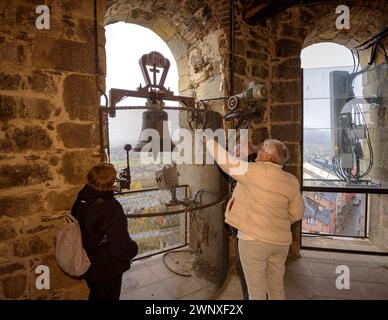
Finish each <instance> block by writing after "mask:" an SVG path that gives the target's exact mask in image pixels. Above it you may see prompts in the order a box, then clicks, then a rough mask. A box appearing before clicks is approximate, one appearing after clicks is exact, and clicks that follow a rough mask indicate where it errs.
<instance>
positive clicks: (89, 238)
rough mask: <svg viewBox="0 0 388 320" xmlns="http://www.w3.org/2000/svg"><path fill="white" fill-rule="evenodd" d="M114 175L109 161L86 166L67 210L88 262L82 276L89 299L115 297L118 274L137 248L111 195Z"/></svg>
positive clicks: (116, 298)
mask: <svg viewBox="0 0 388 320" xmlns="http://www.w3.org/2000/svg"><path fill="white" fill-rule="evenodd" d="M116 175H117V172H116V170H115V168H114V166H113V165H111V164H109V163H100V164H98V165H97V166H95V167H93V168H92V169H90V171H89V172H88V175H87V178H88V183H87V184H86V185H85V186H84V188H83V189H82V190H81V191H80V192H79V193H78V196H77V200H76V201H75V203H74V205H73V207H72V210H71V213H72V215H73V216H74V217H75V218H76V219H77V220H78V222H79V224H80V228H81V234H82V243H83V247H84V249H85V251H86V252H87V254H88V256H89V259H90V262H91V265H90V267H89V269H88V271H87V272H86V273H85V275H84V277H85V279H86V282H87V284H88V287H89V289H90V293H89V300H118V299H119V298H120V290H121V279H122V275H123V273H124V272H125V271H127V270H128V269H129V268H130V266H131V259H132V258H133V257H134V256H136V254H137V251H138V247H137V245H136V243H135V242H134V241H133V240H131V238H130V236H129V234H128V226H127V218H126V217H125V215H124V210H123V208H122V206H121V204H120V203H119V202H118V201H117V200H116V199H115V198H114V196H113V189H114V183H115V179H116Z"/></svg>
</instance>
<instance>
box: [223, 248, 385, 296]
mask: <svg viewBox="0 0 388 320" xmlns="http://www.w3.org/2000/svg"><path fill="white" fill-rule="evenodd" d="M301 254H302V257H301V258H299V259H293V260H289V261H287V268H286V275H285V292H286V299H289V300H305V299H309V300H315V299H331V300H333V299H344V300H345V299H346V300H348V299H360V300H370V299H383V300H388V257H386V256H385V257H382V256H370V255H355V254H343V253H332V252H323V251H310V250H302V252H301ZM339 265H346V266H348V267H349V271H350V289H349V290H345V289H343V290H339V289H337V288H336V286H335V282H336V279H337V277H338V276H339V274H336V273H335V271H336V267H337V266H339ZM217 299H220V300H240V299H242V291H241V289H240V283H239V278H238V277H237V275H232V276H231V277H230V280H229V283H228V284H227V285H225V289H224V290H222V291H221V292H220V294H219V295H218V297H217Z"/></svg>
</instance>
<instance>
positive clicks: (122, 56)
mask: <svg viewBox="0 0 388 320" xmlns="http://www.w3.org/2000/svg"><path fill="white" fill-rule="evenodd" d="M151 51H157V52H160V53H161V54H162V55H163V56H164V57H165V58H167V59H168V60H169V61H170V68H169V71H168V75H167V78H166V81H165V85H164V86H165V87H166V88H169V89H170V90H171V91H173V92H174V93H175V94H178V68H177V64H176V62H175V59H174V57H173V55H172V53H171V50H170V49H169V47H168V46H167V44H166V43H165V42H164V41H163V40H162V39H161V38H160V37H159V36H158V35H156V34H155V33H154V32H153V31H151V30H150V29H147V28H144V27H141V26H139V25H136V24H129V23H124V22H118V23H115V24H111V25H108V26H106V57H107V76H106V91H107V92H109V90H110V89H111V88H119V89H127V90H136V89H137V88H138V87H139V86H143V87H144V85H145V83H144V79H143V75H142V72H141V69H140V66H139V59H140V58H141V57H142V55H144V54H148V53H150V52H151ZM158 71H159V72H158V73H156V77H157V78H156V80H157V81H159V79H160V77H161V74H162V72H160V70H158ZM145 102H146V99H143V98H135V97H128V98H126V99H123V100H122V101H120V102H119V103H118V104H117V106H145ZM165 103H166V104H168V105H169V106H179V104H178V103H177V102H173V101H166V102H165ZM144 111H145V109H142V110H117V112H116V117H114V118H109V153H110V161H111V162H112V163H113V164H114V165H115V166H116V168H117V169H118V170H122V169H124V168H125V167H126V151H125V150H124V149H123V147H124V145H125V144H130V145H131V146H132V148H134V147H135V145H136V144H137V143H138V139H139V135H140V132H141V130H142V114H143V112H144ZM166 112H167V114H168V127H169V131H170V136H171V137H172V136H173V135H172V134H173V133H174V132H175V131H176V130H177V129H178V128H179V112H178V111H175V110H166ZM129 155H130V167H131V176H132V182H131V189H132V190H134V189H144V188H150V187H155V186H156V182H155V173H154V172H155V170H158V169H161V168H162V167H163V165H152V166H147V165H142V164H141V163H140V156H139V154H138V153H135V152H133V151H131V152H129Z"/></svg>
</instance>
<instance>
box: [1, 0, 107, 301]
mask: <svg viewBox="0 0 388 320" xmlns="http://www.w3.org/2000/svg"><path fill="white" fill-rule="evenodd" d="M42 2H43V3H45V2H46V3H47V4H48V5H49V8H50V29H49V30H39V29H37V28H36V27H35V20H36V19H37V17H38V16H39V14H36V13H35V10H36V7H37V5H39V4H41V3H42ZM98 2H99V8H98V9H99V10H98V12H99V23H100V27H99V28H100V31H101V28H102V26H101V25H102V24H103V13H104V11H105V8H104V6H105V3H104V1H101V0H100V1H98ZM92 4H93V2H92V1H75V0H54V1H21V0H20V1H17V0H15V1H11V2H9V1H2V2H1V3H0V21H1V25H0V120H1V133H0V208H1V211H0V300H1V299H41V298H45V299H46V298H49V299H58V298H61V299H69V298H85V297H86V296H87V290H86V285H85V284H84V283H83V282H82V281H78V280H73V279H71V278H69V277H67V276H65V275H64V274H63V273H62V272H61V271H60V269H59V268H58V266H57V264H56V262H55V256H54V247H55V232H56V229H57V226H58V225H60V224H61V223H62V221H63V219H62V218H63V216H64V213H65V212H68V210H69V209H70V208H71V205H72V203H73V201H74V200H75V196H76V193H77V191H78V190H79V189H80V188H81V186H82V184H83V183H84V182H85V174H86V172H87V170H88V169H89V168H90V167H91V166H92V165H93V164H95V163H97V162H98V161H99V157H100V155H99V147H98V112H97V111H98V106H99V96H100V94H99V93H98V90H97V88H96V83H95V82H96V81H95V57H94V47H95V46H94V11H93V5H92ZM99 41H100V46H101V48H102V49H103V48H104V34H103V33H101V32H100V35H99ZM102 53H103V52H102ZM104 64H105V60H104V58H103V57H102V59H101V62H100V66H101V67H104ZM101 76H102V77H103V76H104V68H101ZM101 83H102V84H103V83H104V82H103V81H102V82H101ZM40 264H44V265H47V266H49V268H50V272H51V277H50V278H51V283H50V286H51V289H50V290H37V289H36V286H35V279H36V277H37V275H36V274H35V269H36V266H38V265H40Z"/></svg>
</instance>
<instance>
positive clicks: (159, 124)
mask: <svg viewBox="0 0 388 320" xmlns="http://www.w3.org/2000/svg"><path fill="white" fill-rule="evenodd" d="M163 121H168V114H167V112H166V111H164V110H146V111H144V112H143V116H142V128H141V131H142V132H143V130H146V129H155V130H157V131H158V132H159V137H160V142H159V143H160V152H172V151H173V150H174V148H175V145H174V143H173V142H172V140H171V136H170V132H169V130H168V126H167V123H166V130H165V132H163ZM150 141H151V137H148V139H147V137H144V139H142V137H141V135H140V138H139V142H138V143H137V144H136V146H135V147H134V148H133V151H135V152H140V151H142V148H143V147H144V146H145V145H146V144H147V143H149V142H150ZM163 141H164V142H165V148H166V150H164V149H163ZM149 151H150V152H153V150H152V148H151V149H150V150H149Z"/></svg>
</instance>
